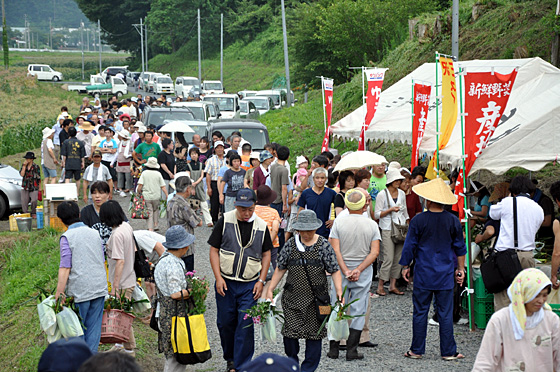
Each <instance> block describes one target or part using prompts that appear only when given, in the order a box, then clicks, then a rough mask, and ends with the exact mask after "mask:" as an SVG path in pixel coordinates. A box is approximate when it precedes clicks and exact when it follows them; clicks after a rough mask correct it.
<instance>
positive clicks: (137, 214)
mask: <svg viewBox="0 0 560 372" xmlns="http://www.w3.org/2000/svg"><path fill="white" fill-rule="evenodd" d="M148 216H149V213H148V208H146V201H145V200H144V196H143V195H142V194H141V193H137V194H136V195H134V199H132V212H131V214H130V217H131V218H137V219H142V220H147V219H148Z"/></svg>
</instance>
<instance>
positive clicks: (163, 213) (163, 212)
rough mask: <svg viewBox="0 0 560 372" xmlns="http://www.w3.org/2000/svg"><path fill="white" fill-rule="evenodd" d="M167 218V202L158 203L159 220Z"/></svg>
mask: <svg viewBox="0 0 560 372" xmlns="http://www.w3.org/2000/svg"><path fill="white" fill-rule="evenodd" d="M165 217H167V200H160V201H159V218H165Z"/></svg>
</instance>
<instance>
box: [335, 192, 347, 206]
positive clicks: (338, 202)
mask: <svg viewBox="0 0 560 372" xmlns="http://www.w3.org/2000/svg"><path fill="white" fill-rule="evenodd" d="M344 195H345V193H343V192H342V191H341V192H339V193H338V194H336V196H335V197H334V207H335V208H342V209H344V207H346V203H345V202H344Z"/></svg>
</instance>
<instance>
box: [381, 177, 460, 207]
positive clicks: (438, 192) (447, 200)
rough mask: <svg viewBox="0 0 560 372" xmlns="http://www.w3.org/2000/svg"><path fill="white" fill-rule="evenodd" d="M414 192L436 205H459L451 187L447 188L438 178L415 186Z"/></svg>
mask: <svg viewBox="0 0 560 372" xmlns="http://www.w3.org/2000/svg"><path fill="white" fill-rule="evenodd" d="M387 181H388V180H387ZM412 191H414V192H415V193H416V194H417V195H418V196H421V197H423V198H424V199H426V200H429V201H433V202H436V203H440V204H446V205H453V204H455V203H457V198H456V197H455V195H453V193H452V192H451V190H449V186H447V185H446V184H445V182H444V181H443V179H441V178H436V179H433V180H431V181H429V182H425V183H421V184H419V185H416V186H413V187H412Z"/></svg>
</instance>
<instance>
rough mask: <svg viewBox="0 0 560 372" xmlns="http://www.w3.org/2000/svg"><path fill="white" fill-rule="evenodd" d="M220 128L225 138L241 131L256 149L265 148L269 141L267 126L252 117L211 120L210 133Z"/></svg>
mask: <svg viewBox="0 0 560 372" xmlns="http://www.w3.org/2000/svg"><path fill="white" fill-rule="evenodd" d="M217 130H219V131H220V132H222V134H223V136H224V137H225V138H227V137H229V136H231V133H232V132H234V131H239V132H241V137H243V139H244V140H246V141H248V142H249V143H250V144H251V146H252V147H253V150H254V151H262V150H264V145H266V144H267V143H268V142H269V138H268V130H267V129H266V126H265V125H264V124H262V123H261V122H260V121H258V120H250V119H222V120H213V121H211V122H210V133H214V131H217Z"/></svg>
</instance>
